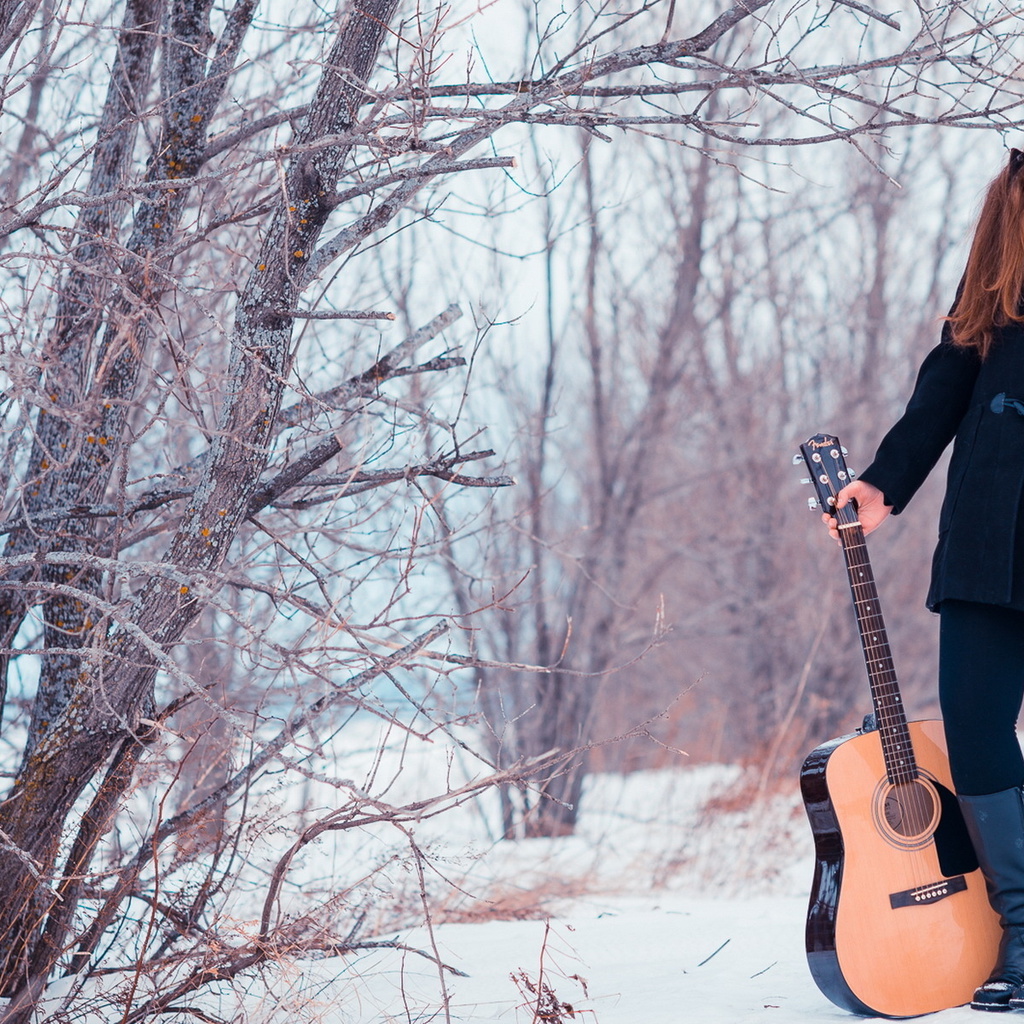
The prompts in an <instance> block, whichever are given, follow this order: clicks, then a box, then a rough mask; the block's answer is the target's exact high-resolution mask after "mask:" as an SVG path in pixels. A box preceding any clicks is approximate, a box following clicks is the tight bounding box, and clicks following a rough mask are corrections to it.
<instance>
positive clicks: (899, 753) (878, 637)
mask: <svg viewBox="0 0 1024 1024" xmlns="http://www.w3.org/2000/svg"><path fill="white" fill-rule="evenodd" d="M844 511H845V510H844ZM839 536H840V538H841V539H842V545H843V555H844V557H845V559H846V571H847V575H848V576H849V579H850V591H851V593H852V596H853V607H854V610H855V611H856V614H857V628H858V629H859V630H860V643H861V647H862V648H863V650H864V663H865V665H866V666H867V671H868V682H869V684H870V686H871V701H872V704H873V705H874V709H875V717H876V719H877V722H878V731H879V734H880V735H881V739H882V753H883V755H884V757H885V769H886V774H887V776H888V778H889V781H890V782H892V783H898V782H909V781H911V780H913V779H915V778H917V763H916V761H915V760H914V751H913V748H912V746H911V744H910V731H909V729H908V728H907V716H906V712H905V711H904V708H903V699H902V697H901V696H900V688H899V682H898V681H897V679H896V669H895V667H894V665H893V661H892V652H891V651H890V649H889V638H888V636H887V635H886V632H885V621H884V620H883V618H882V608H881V605H880V604H879V601H878V590H877V588H876V587H875V576H874V573H873V572H872V571H871V562H870V560H869V559H868V549H867V544H866V543H865V541H864V531H863V529H862V528H861V526H860V524H859V523H856V522H854V523H850V524H848V525H842V526H841V527H840V530H839Z"/></svg>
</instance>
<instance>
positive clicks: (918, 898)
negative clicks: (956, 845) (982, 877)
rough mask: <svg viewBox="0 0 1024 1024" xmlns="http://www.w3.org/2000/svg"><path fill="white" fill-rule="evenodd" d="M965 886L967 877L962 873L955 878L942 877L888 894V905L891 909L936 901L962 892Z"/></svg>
mask: <svg viewBox="0 0 1024 1024" xmlns="http://www.w3.org/2000/svg"><path fill="white" fill-rule="evenodd" d="M966 888H967V879H966V878H964V876H963V875H957V876H956V877H955V878H944V879H942V881H941V882H932V883H931V884H930V885H918V886H915V887H914V888H913V889H904V890H903V892H894V893H890V894H889V906H891V907H892V909H893V910H896V909H898V908H899V907H916V906H919V905H920V904H922V903H938V902H939V900H944V899H945V898H946V897H947V896H952V895H953V894H954V893H958V892H963V891H964V890H965V889H966Z"/></svg>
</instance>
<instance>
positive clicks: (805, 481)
mask: <svg viewBox="0 0 1024 1024" xmlns="http://www.w3.org/2000/svg"><path fill="white" fill-rule="evenodd" d="M800 483H802V484H813V483H814V481H813V480H812V479H811V478H810V477H809V476H803V477H801V478H800Z"/></svg>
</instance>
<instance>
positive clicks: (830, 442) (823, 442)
mask: <svg viewBox="0 0 1024 1024" xmlns="http://www.w3.org/2000/svg"><path fill="white" fill-rule="evenodd" d="M819 438H820V440H819ZM837 444H839V438H838V437H828V436H827V435H825V434H819V435H818V436H817V437H812V438H811V439H810V440H809V441H808V442H807V447H808V448H834V447H835V446H836V445H837Z"/></svg>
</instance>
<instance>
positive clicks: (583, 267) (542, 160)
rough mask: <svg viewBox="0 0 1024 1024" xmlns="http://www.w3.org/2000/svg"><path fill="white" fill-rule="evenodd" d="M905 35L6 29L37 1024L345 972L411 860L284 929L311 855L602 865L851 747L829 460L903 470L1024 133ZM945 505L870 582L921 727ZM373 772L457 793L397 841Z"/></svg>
mask: <svg viewBox="0 0 1024 1024" xmlns="http://www.w3.org/2000/svg"><path fill="white" fill-rule="evenodd" d="M905 6H906V9H905V10H903V11H900V12H889V11H888V10H886V11H880V10H876V9H875V7H874V6H873V5H872V4H863V3H857V2H853V0H837V2H835V3H829V2H823V0H799V2H797V3H792V4H785V5H783V4H779V3H777V2H776V0H746V2H743V3H739V4H735V5H733V4H730V3H728V2H723V3H721V4H717V5H716V4H699V5H696V4H680V5H676V4H675V3H674V2H673V0H663V2H662V0H650V2H645V3H633V2H626V0H617V2H613V3H606V4H598V3H579V4H577V3H565V4H559V3H547V2H546V0H538V2H536V3H519V2H518V0H498V2H490V3H487V2H481V3H479V4H477V3H468V4H459V3H456V4H451V5H439V6H436V7H435V6H430V5H426V4H422V3H417V2H406V0H402V2H399V0H363V2H355V3H353V4H351V5H349V4H345V3H342V4H341V5H340V6H339V7H338V8H337V9H335V7H334V5H333V4H327V3H325V4H319V3H310V4H285V3H282V2H279V0H274V2H267V3H257V2H256V0H237V2H234V3H231V4H227V5H226V6H220V5H217V4H214V3H212V2H207V0H117V2H113V3H103V2H96V0H81V2H72V0H65V2H59V0H0V55H2V61H3V64H2V67H0V74H2V76H3V77H2V79H0V104H2V107H0V114H2V118H3V120H2V125H3V129H2V137H0V332H2V334H0V351H2V360H3V362H2V368H0V383H2V388H3V394H2V398H0V401H2V405H0V417H2V419H0V426H2V442H3V458H4V469H3V475H4V484H5V496H4V500H5V516H6V521H5V527H4V529H5V538H6V548H5V552H4V557H3V560H2V564H0V605H2V607H0V614H2V616H3V618H2V619H0V623H2V629H0V631H2V637H0V646H2V651H0V657H2V661H3V666H2V668H3V680H2V681H0V695H4V694H5V695H6V700H5V703H4V706H3V718H2V730H0V778H2V780H3V791H4V792H3V793H2V794H0V796H2V797H3V802H2V803H0V841H2V844H3V845H2V850H3V856H4V857H5V863H7V864H8V865H9V866H10V870H9V871H6V872H5V873H4V877H3V878H0V997H2V998H3V999H4V1000H6V1002H5V1006H6V1011H5V1015H4V1016H3V1018H2V1019H3V1020H4V1021H8V1020H9V1021H11V1022H15V1024H16V1022H18V1021H26V1020H28V1019H29V1017H30V1016H31V1013H32V1008H33V1006H35V1005H36V1003H37V1001H38V999H39V997H40V993H41V992H42V991H43V987H44V986H45V984H46V982H47V979H49V978H51V977H52V976H53V974H54V972H55V971H58V972H64V973H65V974H66V975H68V976H69V977H70V976H76V975H77V976H81V977H83V978H84V977H86V976H88V975H89V973H90V972H91V971H93V970H94V969H96V965H98V964H100V963H101V962H102V961H103V957H104V956H107V957H111V956H113V957H114V958H115V959H116V958H117V957H118V956H121V957H123V958H124V960H125V962H126V963H129V964H131V965H134V969H135V970H136V974H135V975H134V977H135V978H136V988H133V989H132V990H131V992H130V993H127V994H125V992H123V991H119V994H118V995H117V999H118V1000H120V1002H119V1004H118V1005H119V1006H121V1007H122V1008H123V1009H124V1014H125V1016H124V1018H123V1019H124V1020H125V1021H126V1022H127V1021H134V1020H142V1019H145V1018H147V1017H150V1016H154V1015H156V1014H161V1013H165V1012H168V1007H170V1006H171V1005H172V1003H173V1000H175V999H180V998H183V997H184V996H185V995H186V994H188V993H190V992H194V991H197V990H199V989H201V988H203V987H205V986H209V985H211V984H212V983H213V982H214V980H215V979H216V978H218V977H220V978H224V977H228V976H231V977H233V976H234V974H232V973H231V972H234V973H238V972H240V971H242V970H244V969H247V968H249V967H251V966H252V964H255V963H262V962H264V961H267V960H272V959H274V958H275V957H277V956H278V955H279V953H280V949H282V948H284V946H287V948H288V950H289V952H290V954H291V955H297V954H296V950H300V949H316V950H318V951H319V952H320V953H321V954H323V955H333V953H332V951H333V952H334V953H337V952H338V951H339V950H345V949H352V948H359V944H360V943H361V942H368V941H369V938H368V936H369V937H372V935H373V934H375V932H374V929H375V928H379V927H381V917H380V915H379V914H377V915H376V916H375V914H374V913H371V910H370V908H372V907H374V906H376V905H378V904H379V902H380V901H379V888H380V887H381V886H383V885H384V883H382V882H380V880H379V878H378V875H377V872H378V871H379V870H382V868H381V865H382V864H384V863H386V862H387V858H386V857H383V855H381V859H380V860H379V862H378V860H373V861H372V866H371V865H370V864H369V863H367V864H365V865H364V866H363V867H362V868H360V869H359V872H356V874H358V875H359V877H358V879H357V878H356V877H355V875H351V876H350V877H348V880H347V881H346V882H345V883H344V885H341V884H340V883H337V882H331V881H323V884H322V887H321V888H319V889H315V888H313V887H311V886H309V885H305V888H304V890H303V891H304V894H305V897H306V898H307V899H308V900H310V901H311V903H310V907H307V908H306V909H304V910H303V911H302V912H301V914H300V913H298V912H297V911H295V912H293V911H288V912H286V911H285V910H283V909H282V895H281V894H282V891H283V890H284V889H285V888H287V886H288V885H289V884H290V883H289V881H288V879H289V878H290V872H291V871H292V869H293V866H294V865H297V864H298V863H299V861H298V860H296V858H297V856H298V854H299V852H300V851H301V850H302V849H303V848H304V847H305V846H306V845H307V844H308V843H311V842H313V840H314V839H316V838H317V837H318V836H320V835H322V834H323V833H325V832H329V831H332V830H333V831H352V832H354V831H357V830H359V829H372V828H375V827H377V826H379V825H380V824H381V823H382V822H385V823H388V824H389V825H390V826H391V827H393V829H394V830H397V832H400V833H401V837H402V841H403V842H405V843H406V849H407V854H406V856H407V858H408V863H409V864H411V865H413V868H411V869H410V870H412V871H413V875H415V874H416V871H419V872H420V876H419V877H420V883H422V872H423V871H424V870H425V869H424V867H423V865H424V863H425V861H424V859H423V856H424V855H423V853H422V851H421V850H419V849H418V848H417V847H416V844H415V840H414V836H413V831H412V824H411V823H413V822H417V821H420V820H421V819H422V818H423V817H424V816H427V817H429V816H431V815H434V814H437V813H440V812H442V811H444V810H446V809H448V808H450V807H452V806H453V805H455V804H458V803H462V802H465V801H467V800H470V799H472V798H473V797H474V795H475V794H476V793H478V792H481V791H483V790H485V789H488V788H496V789H497V791H498V792H499V793H500V808H501V821H500V823H496V825H495V832H496V834H497V835H502V834H504V835H507V836H509V837H518V838H523V837H530V836H552V835H560V834H566V833H569V832H571V831H572V829H573V827H574V823H575V819H576V815H577V813H578V809H579V807H580V801H581V798H582V794H583V789H584V783H585V779H586V775H587V773H588V772H598V771H600V772H632V771H636V770H639V769H654V768H671V767H677V766H679V765H682V764H694V763H700V762H705V761H716V762H733V763H742V764H745V765H749V766H752V767H753V769H754V770H755V772H756V774H757V778H758V779H759V780H760V784H761V787H762V789H772V788H774V787H776V786H781V785H784V786H791V785H792V784H793V780H794V778H795V775H794V773H795V771H796V769H797V767H798V765H799V762H800V759H801V758H802V756H803V755H804V754H805V753H806V752H807V751H808V750H809V749H810V748H811V747H813V746H815V745H816V744H817V743H819V742H822V741H824V740H825V739H827V738H830V737H832V736H834V735H837V734H839V733H841V732H844V731H849V730H850V729H852V728H853V727H855V726H856V725H858V724H859V722H860V719H861V716H862V715H863V713H864V712H865V711H867V710H868V709H869V706H868V694H867V686H866V680H865V675H864V669H863V666H862V662H861V657H860V654H859V648H858V645H857V640H856V635H855V631H854V623H853V615H852V611H851V608H850V604H849V598H848V596H847V588H846V578H845V573H844V571H843V568H842V563H841V556H840V554H839V553H838V551H837V549H836V548H835V547H834V546H833V545H831V544H830V543H829V542H828V540H827V537H826V535H825V533H824V531H823V529H822V528H821V526H820V523H819V521H818V516H817V513H814V514H811V513H809V512H808V511H807V508H806V504H805V503H806V498H807V497H808V495H809V490H808V489H806V488H803V489H802V488H801V487H800V485H799V482H798V481H799V478H800V477H801V476H802V475H803V472H802V470H800V469H798V468H794V467H793V466H792V465H791V456H792V455H793V453H794V452H795V451H796V446H797V445H798V444H799V443H800V442H802V441H803V440H805V439H806V438H807V437H808V436H809V435H811V434H813V433H815V432H817V431H819V430H827V431H834V432H836V433H838V434H839V435H840V437H841V438H842V439H843V441H844V442H845V444H846V445H847V447H848V448H849V450H850V453H851V454H850V457H849V461H850V464H851V465H852V466H853V467H854V468H862V467H863V466H865V465H866V464H867V462H868V461H870V458H871V455H872V452H873V450H874V446H875V445H876V444H877V442H878V440H879V439H880V437H881V435H882V433H883V432H884V430H885V429H886V428H887V427H888V426H889V425H890V423H891V422H892V421H893V419H894V418H895V417H896V416H897V415H898V413H899V411H900V410H901V408H902V404H903V402H904V401H905V400H906V397H907V396H908V395H909V390H910V387H911V385H912V382H913V375H914V371H915V369H916V367H917V365H918V364H919V362H920V360H921V359H922V357H923V356H924V354H925V353H926V352H927V350H928V349H929V348H930V347H931V346H932V345H933V344H934V343H935V342H936V341H937V339H938V332H939V318H940V317H941V315H943V314H944V313H945V311H946V309H947V307H948V304H949V302H950V300H951V297H952V294H953V291H954V288H955V286H956V283H957V281H958V278H959V275H960V273H961V269H962V265H963V261H964V259H965V256H966V244H965V240H966V237H967V235H968V233H969V230H970V225H971V222H972V219H973V217H974V215H975V213H976V207H977V202H978V198H979V196H980V194H981V192H982V190H983V188H984V186H985V184H986V183H987V181H988V180H989V179H990V178H991V177H992V176H993V175H994V174H995V173H996V172H997V170H998V168H999V166H1000V164H1001V162H1002V161H1003V160H1004V159H1005V157H1006V154H1007V151H1008V148H1009V147H1010V146H1011V145H1020V144H1021V142H1022V135H1021V128H1020V125H1021V122H1022V111H1024V108H1022V106H1021V88H1022V82H1021V71H1020V65H1019V63H1018V62H1017V60H1016V58H1015V57H1014V56H1013V54H1014V51H1015V49H1016V50H1017V51H1018V52H1019V50H1020V45H1021V40H1020V29H1019V27H1018V25H1019V13H1018V12H1017V11H1016V10H1015V9H1014V8H1013V7H1012V5H1006V4H1000V3H991V4H989V3H961V2H944V3H924V2H920V0H918V2H915V3H911V4H907V5H905ZM941 487H942V479H941V472H939V473H936V474H935V476H934V477H933V479H932V480H930V481H929V483H928V485H927V487H926V488H925V490H924V491H923V492H922V493H921V495H920V496H919V497H918V498H917V499H916V500H915V502H914V504H913V505H912V506H911V508H910V509H909V510H908V511H907V512H906V514H905V515H903V516H901V517H900V519H899V520H895V521H892V522H891V523H889V524H888V525H887V526H886V529H885V530H884V531H882V532H881V533H880V534H879V535H876V536H875V537H873V538H872V545H871V547H872V555H873V559H874V563H875V569H876V575H877V577H878V581H879V587H880V592H881V596H882V599H883V602H884V604H883V607H884V609H885V610H886V612H887V615H888V623H889V633H890V639H891V640H892V643H893V648H894V653H895V657H896V663H897V668H898V669H899V671H900V673H901V678H902V682H903V686H904V693H905V697H906V700H907V702H908V704H909V705H910V707H911V708H912V710H913V712H914V714H915V716H916V717H925V716H930V715H933V714H935V713H936V712H937V707H936V701H935V693H934V681H933V680H934V669H935V638H936V628H935V623H934V622H933V621H932V619H931V617H930V616H929V614H928V613H927V612H926V611H925V610H924V607H923V600H924V593H925V590H926V587H927V571H928V565H929V559H930V553H931V548H932V545H933V543H934V522H935V516H936V512H937V502H938V500H939V496H940V494H941ZM366 722H373V723H376V726H377V727H379V728H380V729H382V730H383V731H384V732H383V734H384V735H387V736H388V738H389V741H392V742H393V741H394V738H395V737H396V736H399V737H401V736H403V735H405V736H409V737H412V736H416V737H421V738H422V737H427V738H430V739H432V740H437V741H438V743H439V754H438V756H439V757H441V758H442V759H443V758H444V757H445V756H448V757H452V756H453V755H451V754H448V755H446V754H445V753H444V750H445V749H449V748H447V747H444V745H443V743H442V742H441V741H444V742H445V743H448V742H450V743H451V744H453V746H452V748H451V749H457V750H459V751H461V752H462V753H461V754H460V756H465V757H468V758H470V759H471V761H472V763H473V764H474V765H476V766H477V770H476V773H475V774H473V773H470V774H471V775H472V781H470V782H468V783H466V784H465V785H464V786H457V785H455V784H454V783H451V782H450V783H449V784H448V785H447V786H444V785H442V786H441V787H440V789H439V790H438V791H437V792H435V793H433V794H432V795H430V796H429V797H425V798H421V799H418V800H417V801H415V802H414V803H405V804H403V803H402V802H401V801H398V800H395V801H392V800H391V799H390V798H389V796H388V792H389V788H390V786H391V784H392V781H393V779H392V778H391V777H390V776H387V777H385V775H386V772H385V771H384V769H383V768H381V767H380V765H381V764H383V763H384V762H383V761H380V762H374V764H375V765H376V767H374V768H372V769H371V770H368V772H367V773H366V774H365V775H363V774H360V775H358V777H357V775H356V774H350V769H349V768H348V767H347V765H348V763H349V761H348V760H347V759H350V758H352V757H353V756H354V754H355V752H356V751H357V750H362V748H363V746H365V744H366V742H367V741H366V736H367V733H366V730H365V727H364V725H365V723H366ZM349 737H353V738H352V739H351V740H350V739H349ZM376 742H377V740H376V739H375V740H373V741H372V742H371V744H370V746H371V748H372V747H373V745H374V744H375V743H376ZM381 742H383V741H381ZM351 771H352V772H353V773H354V772H355V769H351ZM360 771H362V769H360ZM289 787H292V788H289ZM324 787H327V789H328V790H330V791H331V792H332V793H333V794H334V796H333V799H334V806H332V807H330V808H329V809H325V808H322V807H319V808H318V807H314V802H313V798H312V797H311V796H310V794H311V793H313V792H314V791H316V792H320V791H321V790H323V788H324ZM318 799H319V798H318ZM273 836H277V837H278V838H277V839H276V840H275V841H274V842H271V841H270V839H271V838H272V837H273ZM282 836H283V837H284V838H283V839H282V838H281V837H282ZM264 842H265V843H267V844H268V845H267V846H266V848H265V849H263V852H261V853H259V854H257V852H256V850H257V849H258V848H260V849H262V847H260V844H261V843H264ZM275 844H276V845H275ZM389 856H390V855H389ZM243 866H248V868H251V869H252V871H253V872H255V874H252V875H249V876H246V874H245V870H243ZM242 877H247V878H248V879H249V880H248V881H247V882H245V884H244V885H241V888H239V884H236V883H238V879H239V878H242ZM410 884H411V885H413V887H414V888H415V884H414V882H410ZM424 884H425V883H422V884H420V886H419V889H420V890H422V889H423V887H424ZM375 886H376V887H378V888H376V889H375ZM390 886H391V883H389V886H384V887H385V888H388V887H390ZM298 889H299V885H298V883H295V888H294V891H293V897H294V896H295V893H296V892H298ZM240 892H242V893H244V898H243V895H239V893H240ZM314 893H319V894H320V895H319V896H318V897H316V898H314ZM254 894H258V896H257V895H254ZM317 898H319V899H320V900H321V902H320V903H316V899H317ZM232 900H234V901H235V902H234V903H232ZM246 900H249V901H250V902H251V903H252V904H253V905H258V908H259V909H258V910H257V911H256V912H255V918H254V920H255V921H256V922H257V923H256V924H254V925H253V927H252V929H251V931H250V932H248V933H246V935H245V936H243V937H240V938H237V941H235V944H234V945H232V944H231V942H227V941H226V940H224V941H220V940H219V941H220V945H218V946H217V947H216V952H215V953H212V952H211V949H213V946H211V944H210V942H209V941H208V939H209V935H210V934H212V930H213V926H212V925H211V924H210V922H211V921H214V920H222V917H221V916H219V915H228V914H229V908H234V909H230V913H231V914H235V915H236V916H238V915H241V916H244V914H243V911H241V910H239V909H238V907H239V906H240V905H242V904H245V902H246ZM314 904H315V905H314ZM275 943H276V945H275ZM275 950H276V952H275ZM211 964H212V965H213V966H211ZM218 972H220V973H219V974H218ZM143 975H144V976H145V977H146V978H147V979H148V982H147V986H142V988H139V986H138V982H137V979H138V978H139V977H141V976H143ZM143 989H144V991H143ZM119 1012H120V1011H119Z"/></svg>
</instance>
